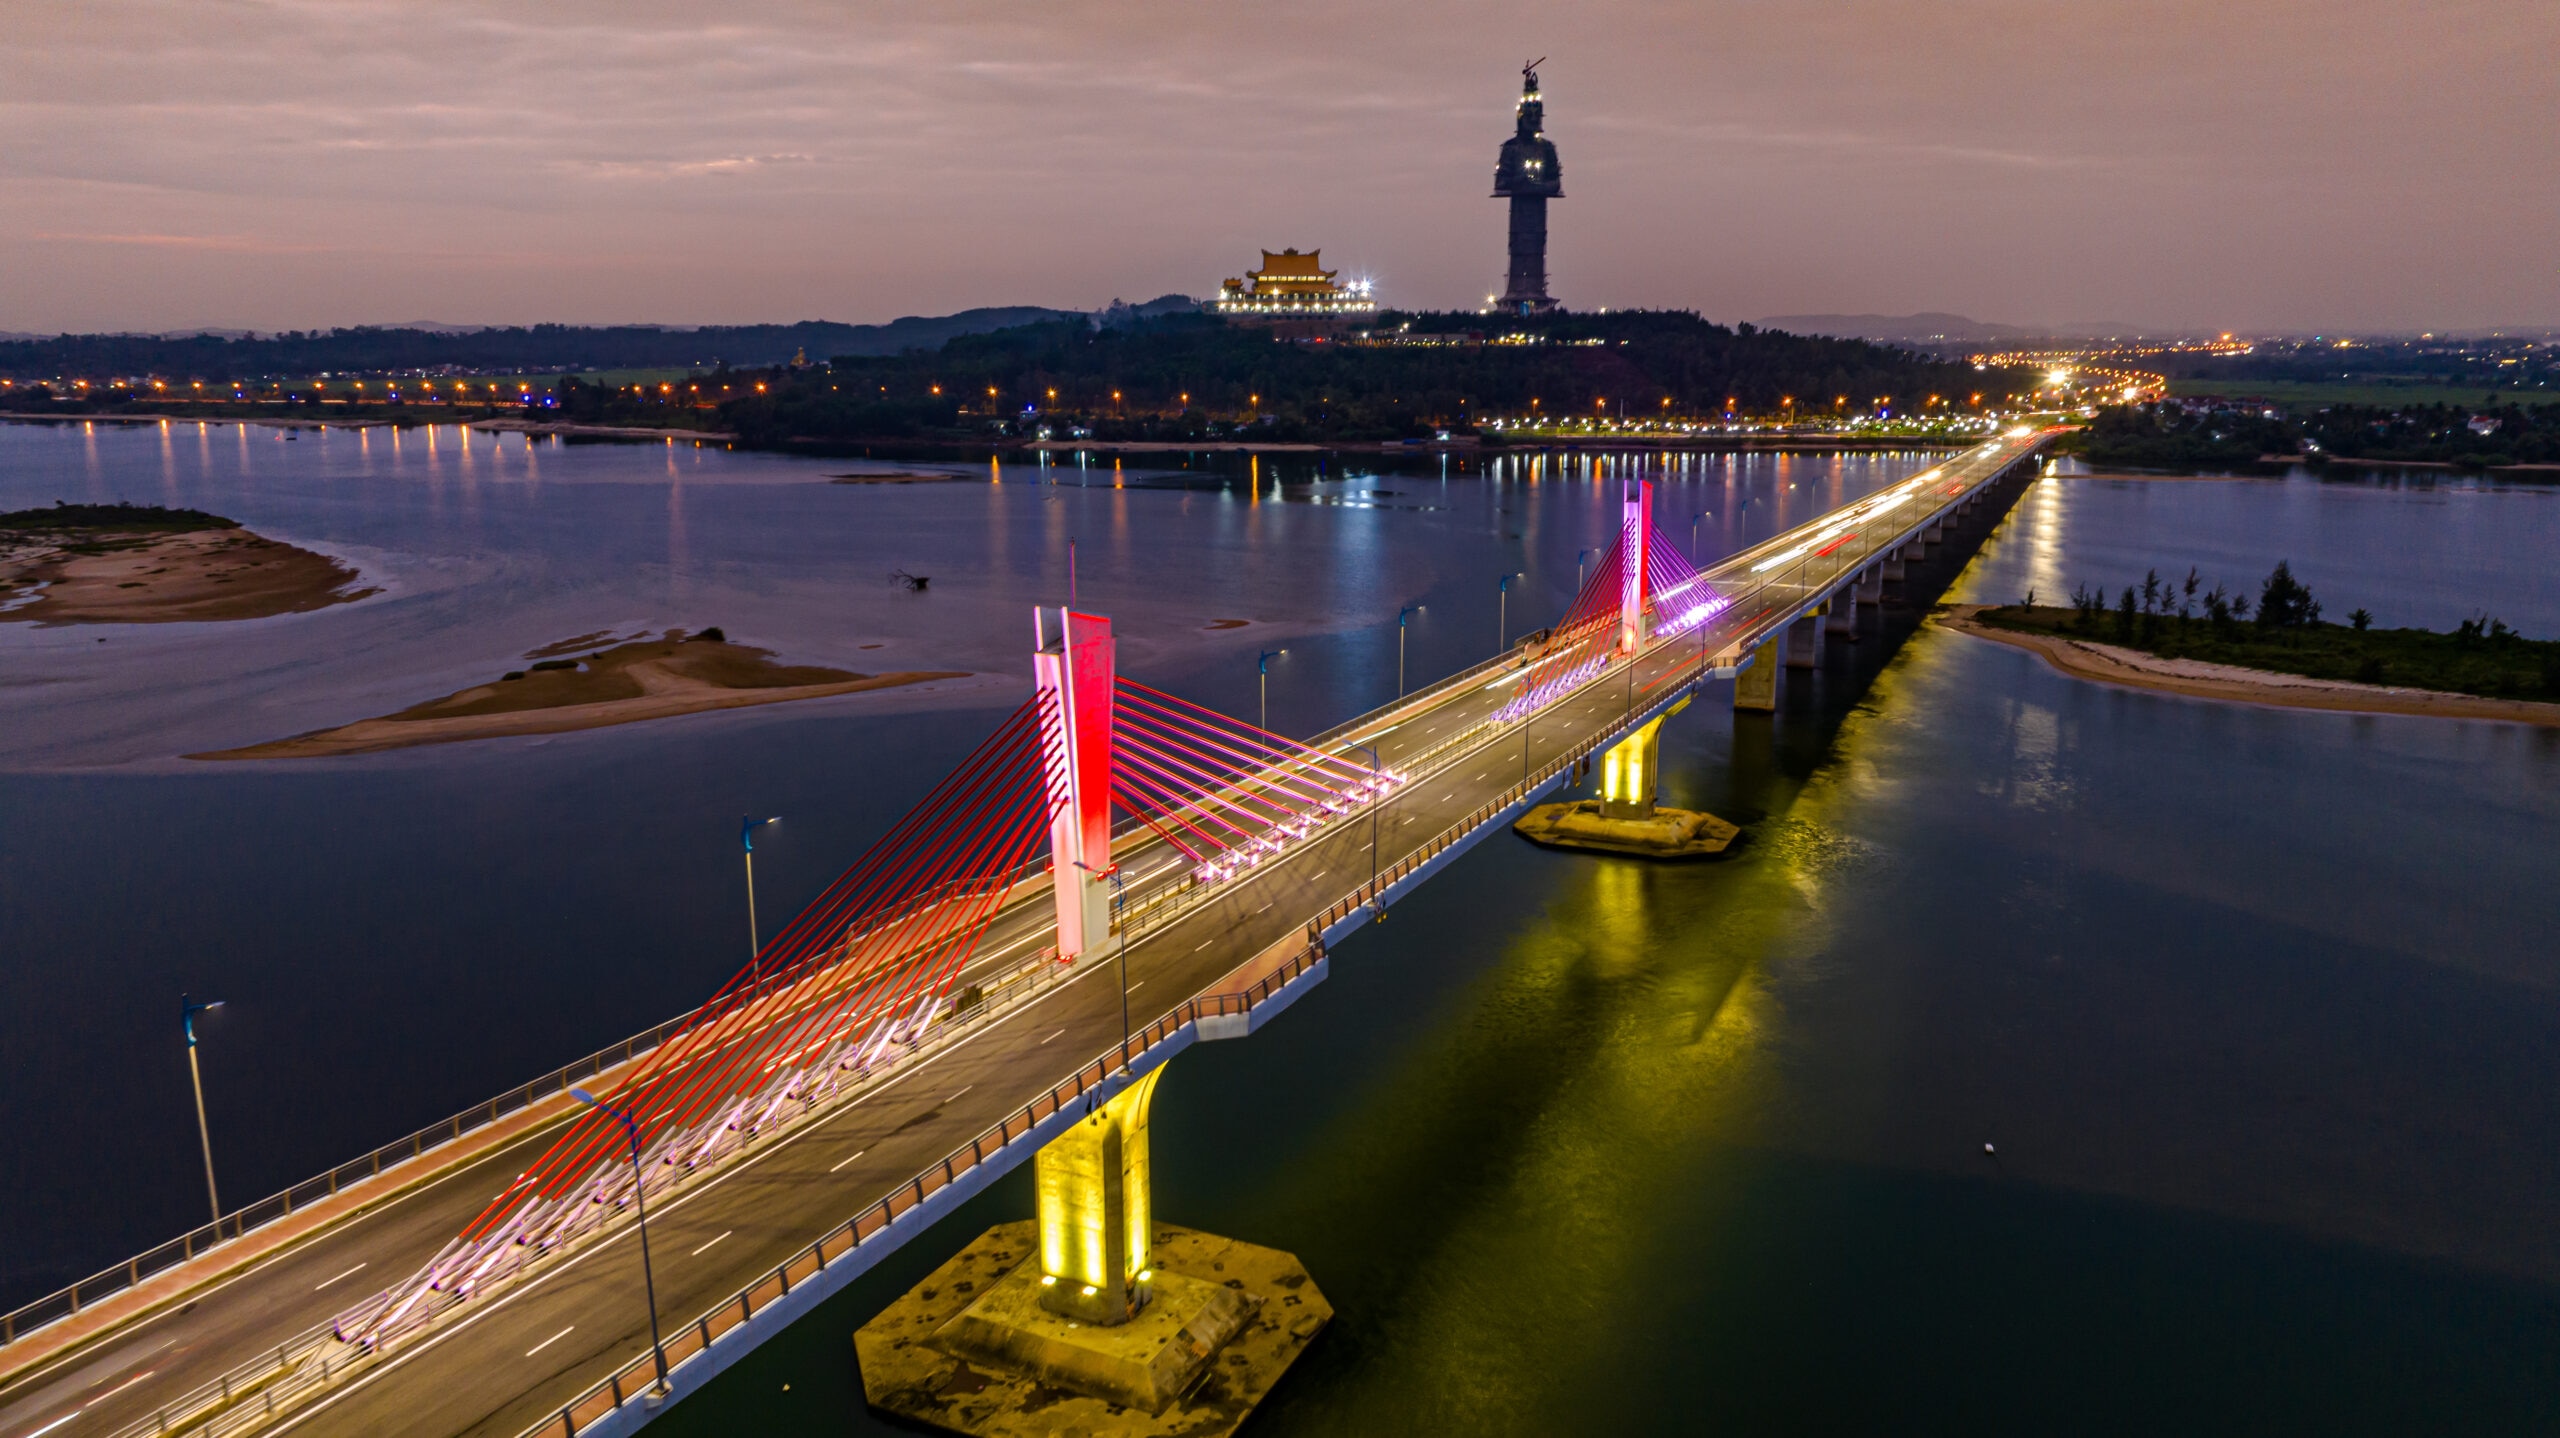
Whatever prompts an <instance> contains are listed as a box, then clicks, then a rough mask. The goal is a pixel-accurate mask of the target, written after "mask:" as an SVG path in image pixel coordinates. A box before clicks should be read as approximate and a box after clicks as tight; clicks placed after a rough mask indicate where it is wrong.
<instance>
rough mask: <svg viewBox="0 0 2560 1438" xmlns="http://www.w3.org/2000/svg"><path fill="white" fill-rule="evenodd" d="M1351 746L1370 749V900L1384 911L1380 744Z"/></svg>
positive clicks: (1380, 910)
mask: <svg viewBox="0 0 2560 1438" xmlns="http://www.w3.org/2000/svg"><path fill="white" fill-rule="evenodd" d="M1351 747H1352V748H1354V749H1366V750H1368V751H1369V902H1370V903H1371V904H1372V905H1375V906H1376V907H1377V908H1378V910H1379V912H1381V913H1384V912H1385V911H1386V906H1385V905H1384V904H1382V903H1380V902H1379V896H1378V746H1377V745H1375V744H1354V745H1352V746H1351Z"/></svg>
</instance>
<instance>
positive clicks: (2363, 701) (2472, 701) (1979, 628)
mask: <svg viewBox="0 0 2560 1438" xmlns="http://www.w3.org/2000/svg"><path fill="white" fill-rule="evenodd" d="M1933 618H1934V621H1935V622H1936V623H1937V624H1939V625H1940V626H1941V627H1943V628H1947V629H1953V630H1955V631H1956V632H1958V633H1960V634H1970V635H1973V636H1975V637H1976V638H1980V639H1989V640H1993V641H1995V642H1997V643H2001V644H2008V645H2012V646H2015V647H2017V648H2020V649H2025V650H2030V651H2032V652H2034V653H2036V654H2039V655H2042V656H2043V657H2044V661H2045V662H2046V663H2047V664H2050V665H2052V666H2053V667H2054V668H2055V669H2058V670H2060V671H2061V672H2063V673H2065V674H2068V675H2070V676H2071V677H2073V678H2075V679H2087V680H2093V681H2096V682H2098V683H2101V684H2120V685H2124V686H2126V687H2128V688H2134V689H2153V690H2158V691H2161V692H2163V693H2169V694H2183V695H2185V696H2187V697H2188V698H2191V699H2220V700H2224V701H2227V702H2232V703H2241V704H2266V705H2272V706H2274V707H2277V708H2282V709H2326V710H2331V711H2334V712H2340V713H2354V714H2417V715H2434V716H2437V717H2440V718H2448V719H2497V720H2504V721H2507V722H2509V723H2516V724H2539V725H2544V726H2547V727H2560V703H2552V702H2544V701H2540V700H2535V699H2529V698H2524V697H2521V696H2515V697H2510V696H2508V695H2499V694H2464V693H2458V692H2454V691H2452V690H2449V689H2439V688H2426V687H2420V686H2417V685H2412V684H2391V683H2388V682H2379V681H2381V680H2383V679H2387V677H2388V674H2387V672H2384V673H2377V668H2378V666H2369V665H2364V664H2360V665H2359V666H2358V668H2357V669H2355V670H2351V671H2349V672H2350V673H2360V674H2362V675H2364V676H2366V677H2364V678H2350V677H2343V676H2339V675H2332V674H2323V673H2319V672H2311V673H2288V672H2285V671H2284V670H2279V669H2273V668H2260V667H2257V666H2255V665H2243V664H2234V663H2228V662H2220V661H2217V660H2215V659H2207V658H2199V657H2195V656H2192V655H2185V654H2175V653H2171V654H2163V653H2160V652H2157V650H2156V649H2149V648H2144V647H2136V646H2137V643H2138V642H2139V641H2135V642H2123V643H2109V642H2106V641H2107V638H2108V637H2109V635H2110V631H2108V630H2105V629H2101V628H2098V627H2096V626H2094V625H2078V624H2075V623H2074V622H2073V620H2074V618H2075V612H2074V611H2072V610H2069V609H2060V608H2048V607H2046V606H2042V605H2038V606H2034V607H2032V608H2030V607H2028V606H2024V605H1988V604H1957V605H1950V606H1948V607H1947V608H1945V609H1943V610H1941V611H1939V612H1938V613H1937V614H1936V615H1935V616H1933ZM2323 627H2327V628H2343V627H2344V626H2323ZM2135 633H2136V634H2139V633H2140V630H2139V628H2138V627H2137V628H2136V630H2135ZM2084 634H2085V637H2083V636H2084ZM2484 642H2489V643H2494V642H2495V641H2484ZM2296 667H2297V668H2301V669H2312V670H2315V671H2316V670H2317V669H2318V668H2321V667H2325V666H2319V665H2316V664H2307V663H2305V664H2297V665H2296ZM2519 687H2521V686H2519Z"/></svg>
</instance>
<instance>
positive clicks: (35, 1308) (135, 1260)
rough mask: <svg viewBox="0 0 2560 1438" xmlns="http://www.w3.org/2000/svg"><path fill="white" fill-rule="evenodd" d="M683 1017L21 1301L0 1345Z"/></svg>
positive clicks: (376, 1169) (651, 1038)
mask: <svg viewBox="0 0 2560 1438" xmlns="http://www.w3.org/2000/svg"><path fill="white" fill-rule="evenodd" d="M683 1022H684V1020H683V1019H681V1018H676V1019H669V1020H667V1021H666V1022H665V1023H662V1024H659V1025H657V1026H656V1027H654V1028H648V1029H643V1030H642V1031H640V1032H639V1033H636V1034H634V1035H632V1036H631V1037H630V1038H627V1039H624V1040H623V1041H622V1042H621V1043H619V1044H616V1045H613V1046H611V1047H609V1048H602V1049H598V1050H597V1051H596V1052H594V1053H592V1054H589V1055H587V1056H586V1057H585V1058H582V1059H580V1060H578V1061H577V1062H575V1063H572V1064H567V1065H564V1066H562V1067H560V1068H557V1069H554V1070H553V1071H551V1072H550V1073H547V1074H545V1075H543V1076H542V1077H541V1078H538V1079H535V1080H534V1081H533V1082H531V1083H528V1084H523V1085H520V1086H518V1087H516V1088H512V1089H509V1090H507V1091H506V1092H505V1093H502V1094H500V1095H498V1096H497V1097H496V1098H493V1099H491V1100H489V1101H488V1102H487V1103H483V1104H476V1105H474V1106H472V1107H470V1108H467V1109H464V1110H463V1111H462V1112H460V1113H458V1114H455V1115H454V1116H453V1117H451V1118H449V1119H446V1120H444V1121H443V1122H442V1123H432V1124H429V1125H427V1126H426V1127H425V1128H422V1129H419V1130H418V1131H417V1132H416V1133H413V1134H410V1135H408V1136H407V1137H405V1138H399V1139H394V1140H392V1141H391V1142H390V1143H387V1144H384V1145H383V1146H382V1147H380V1148H377V1149H375V1150H374V1151H373V1152H371V1153H368V1154H365V1155H363V1156H362V1157H359V1158H357V1159H354V1160H352V1161H351V1162H347V1163H342V1164H340V1165H338V1166H337V1167H336V1168H333V1169H330V1170H329V1171H328V1172H327V1173H323V1174H318V1175H315V1176H313V1177H311V1178H306V1179H304V1180H303V1181H302V1182H300V1183H297V1184H295V1185H293V1186H292V1187H290V1188H287V1189H285V1190H283V1191H282V1192H280V1193H274V1194H270V1195H268V1196H267V1197H265V1198H262V1199H259V1200H258V1201H257V1202H255V1203H251V1204H248V1205H245V1206H243V1207H240V1208H237V1209H234V1210H232V1211H231V1212H229V1213H226V1214H224V1215H223V1216H222V1217H221V1218H219V1219H217V1220H216V1221H214V1222H212V1223H208V1224H205V1225H203V1226H202V1227H200V1228H195V1229H190V1230H189V1231H187V1232H185V1233H182V1234H180V1235H178V1236H177V1237H176V1238H173V1239H170V1240H169V1241H168V1242H166V1243H163V1244H161V1245H159V1246H158V1247H156V1248H150V1249H145V1250H144V1251H143V1252H141V1253H138V1254H135V1255H134V1256H133V1257H131V1258H129V1259H126V1260H125V1261H124V1262H123V1263H121V1264H119V1265H117V1266H116V1267H114V1268H108V1269H101V1270H100V1271H98V1272H97V1273H94V1274H91V1275H90V1276H89V1277H87V1278H84V1279H81V1280H80V1281H79V1282H77V1283H74V1284H72V1285H70V1286H69V1287H67V1288H62V1289H59V1290H56V1291H55V1292H52V1293H48V1294H46V1295H45V1296H44V1297H42V1298H39V1299H36V1300H35V1301H34V1302H32V1303H25V1304H21V1305H19V1306H18V1307H17V1308H15V1309H13V1310H11V1311H9V1312H8V1313H5V1314H0V1345H6V1344H10V1343H14V1342H16V1341H18V1340H19V1339H21V1338H24V1337H26V1336H27V1335H29V1334H31V1333H34V1332H36V1331H38V1330H39V1329H42V1328H44V1327H45V1326H47V1325H49V1324H52V1323H56V1322H59V1321H61V1320H62V1319H65V1318H69V1317H71V1316H72V1315H74V1314H76V1313H79V1312H80V1311H81V1310H82V1309H84V1308H89V1307H93V1306H95V1305H96V1304H97V1303H98V1302H99V1301H100V1300H102V1299H106V1298H109V1297H112V1296H114V1295H115V1294H118V1293H122V1292H124V1291H125V1290H127V1289H129V1288H132V1287H134V1286H136V1285H138V1284H140V1283H141V1282H142V1281H143V1280H144V1279H146V1278H151V1277H154V1276H156V1275H158V1274H160V1273H163V1272H166V1271H167V1270H169V1269H171V1268H175V1267H177V1266H178V1265H179V1264H182V1263H187V1262H191V1261H193V1260H194V1259H196V1258H197V1257H199V1256H201V1255H203V1254H205V1253H208V1252H211V1251H212V1250H213V1249H214V1248H216V1247H217V1246H219V1245H221V1244H223V1243H226V1242H230V1241H233V1240H236V1239H238V1238H240V1237H242V1236H243V1235H245V1234H250V1233H255V1232H256V1231H258V1230H259V1229H261V1228H264V1227H266V1226H267V1225H268V1224H270V1223H274V1222H276V1221H277V1220H278V1219H281V1218H284V1217H286V1216H288V1215H290V1214H293V1213H295V1212H298V1211H300V1210H302V1209H306V1208H309V1207H310V1206H311V1205H312V1204H313V1203H316V1202H318V1201H320V1200H322V1199H326V1198H331V1197H334V1196H336V1195H337V1194H339V1193H340V1192H343V1191H344V1190H346V1189H350V1188H353V1187H355V1186H356V1185H358V1184H361V1183H365V1182H369V1181H371V1180H373V1179H375V1178H378V1177H380V1176H381V1175H382V1174H384V1173H386V1172H389V1171H391V1170H393V1169H396V1168H398V1167H399V1166H400V1165H402V1164H405V1163H409V1162H412V1161H413V1160H416V1159H419V1158H423V1157H425V1156H426V1155H428V1154H430V1153H433V1152H435V1151H436V1150H437V1149H439V1148H442V1147H444V1146H445V1145H446V1144H449V1143H452V1142H454V1141H455V1140H457V1139H459V1138H461V1137H462V1136H463V1135H464V1134H467V1133H470V1132H472V1131H473V1130H475V1129H479V1128H484V1127H486V1126H488V1125H489V1124H492V1123H495V1122H496V1121H498V1120H499V1119H501V1118H504V1117H506V1116H507V1115H508V1114H511V1113H514V1112H516V1111H518V1110H520V1109H523V1108H526V1107H529V1106H530V1105H532V1104H533V1103H535V1102H536V1101H537V1100H540V1099H544V1098H548V1097H550V1096H551V1095H553V1094H557V1093H566V1092H568V1090H569V1086H570V1085H572V1084H574V1083H576V1082H577V1081H578V1080H580V1079H582V1078H592V1077H594V1076H595V1075H596V1074H598V1073H601V1072H603V1071H604V1070H605V1069H608V1068H611V1067H612V1066H614V1065H615V1064H619V1063H627V1062H629V1061H630V1060H631V1059H633V1058H636V1057H638V1056H639V1055H641V1054H644V1053H647V1052H648V1051H649V1050H651V1049H653V1048H656V1047H657V1046H658V1045H659V1044H661V1043H663V1042H665V1041H666V1038H667V1036H668V1035H670V1034H672V1033H673V1032H675V1030H676V1028H677V1026H678V1025H680V1024H682V1023H683Z"/></svg>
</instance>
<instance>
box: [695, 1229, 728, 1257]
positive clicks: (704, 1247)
mask: <svg viewBox="0 0 2560 1438" xmlns="http://www.w3.org/2000/svg"><path fill="white" fill-rule="evenodd" d="M737 1231H738V1230H736V1229H734V1228H733V1229H730V1230H729V1231H728V1232H727V1233H723V1234H721V1235H720V1238H727V1237H728V1236H729V1234H731V1233H735V1232H737ZM720 1238H715V1239H713V1240H711V1243H718V1242H719V1241H720ZM711 1243H706V1244H704V1245H702V1246H701V1247H700V1248H697V1249H695V1250H694V1251H693V1255H692V1256H693V1257H695V1258H700V1257H701V1256H702V1255H704V1254H705V1253H708V1252H710V1251H711Z"/></svg>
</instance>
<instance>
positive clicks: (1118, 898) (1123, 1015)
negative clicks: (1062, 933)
mask: <svg viewBox="0 0 2560 1438" xmlns="http://www.w3.org/2000/svg"><path fill="white" fill-rule="evenodd" d="M1067 862H1069V863H1071V864H1073V865H1075V866H1076V867H1077V868H1079V869H1082V870H1084V871H1085V872H1086V873H1088V874H1093V875H1097V876H1099V877H1101V878H1105V879H1109V880H1110V881H1111V907H1112V908H1114V909H1116V910H1119V911H1120V913H1119V917H1118V918H1117V919H1116V920H1115V921H1114V922H1113V923H1112V925H1111V927H1112V928H1114V929H1117V930H1119V932H1120V1067H1121V1070H1122V1071H1123V1072H1126V1071H1127V1069H1128V1067H1129V915H1128V900H1129V884H1128V880H1126V879H1123V878H1122V877H1120V866H1119V865H1118V864H1114V865H1112V866H1111V867H1110V868H1108V869H1097V868H1095V867H1094V866H1092V865H1091V864H1088V863H1086V862H1085V861H1084V860H1082V859H1070V860H1068V861H1067Z"/></svg>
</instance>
